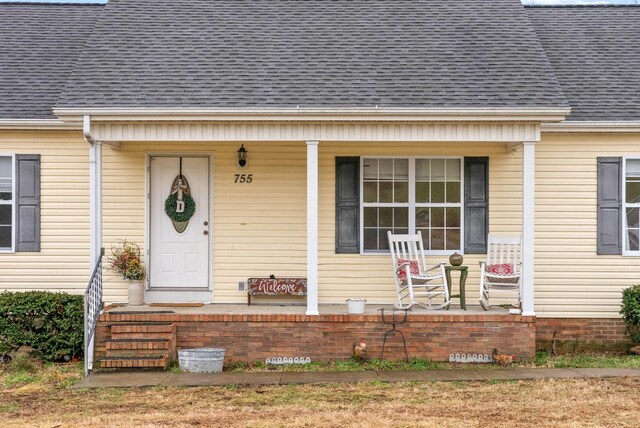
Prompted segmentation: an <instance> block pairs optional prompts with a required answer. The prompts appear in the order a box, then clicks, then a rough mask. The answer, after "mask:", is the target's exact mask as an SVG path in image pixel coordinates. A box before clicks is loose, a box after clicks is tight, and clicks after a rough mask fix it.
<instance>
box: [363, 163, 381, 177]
mask: <svg viewBox="0 0 640 428" xmlns="http://www.w3.org/2000/svg"><path fill="white" fill-rule="evenodd" d="M362 168H363V170H364V179H365V180H377V179H378V159H364V160H363V166H362Z"/></svg>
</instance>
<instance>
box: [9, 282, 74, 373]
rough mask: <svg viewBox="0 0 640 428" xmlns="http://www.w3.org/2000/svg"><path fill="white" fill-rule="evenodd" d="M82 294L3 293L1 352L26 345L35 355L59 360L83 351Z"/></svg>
mask: <svg viewBox="0 0 640 428" xmlns="http://www.w3.org/2000/svg"><path fill="white" fill-rule="evenodd" d="M83 316H84V306H83V298H82V296H74V295H70V294H65V293H49V292H44V291H29V292H25V293H10V292H4V293H0V353H7V352H10V351H12V350H15V349H18V348H19V347H20V346H23V345H27V346H30V347H32V348H33V353H34V355H35V356H36V357H38V358H41V359H43V360H47V361H59V360H62V359H68V358H73V357H76V356H79V355H81V354H82V350H83V341H84V332H83V329H84V324H83Z"/></svg>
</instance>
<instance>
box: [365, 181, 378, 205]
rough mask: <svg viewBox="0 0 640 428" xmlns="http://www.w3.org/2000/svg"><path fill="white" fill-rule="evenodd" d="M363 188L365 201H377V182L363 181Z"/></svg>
mask: <svg viewBox="0 0 640 428" xmlns="http://www.w3.org/2000/svg"><path fill="white" fill-rule="evenodd" d="M363 188H364V201H365V202H378V183H377V182H375V181H374V182H371V181H365V182H364V184H363Z"/></svg>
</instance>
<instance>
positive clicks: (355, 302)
mask: <svg viewBox="0 0 640 428" xmlns="http://www.w3.org/2000/svg"><path fill="white" fill-rule="evenodd" d="M346 302H347V309H348V310H349V313H350V314H362V313H364V304H365V303H367V299H347V300H346Z"/></svg>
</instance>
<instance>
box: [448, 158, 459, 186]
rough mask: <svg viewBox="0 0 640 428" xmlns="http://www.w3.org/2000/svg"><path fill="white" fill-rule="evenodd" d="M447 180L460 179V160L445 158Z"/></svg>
mask: <svg viewBox="0 0 640 428" xmlns="http://www.w3.org/2000/svg"><path fill="white" fill-rule="evenodd" d="M447 181H460V160H458V159H447Z"/></svg>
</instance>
